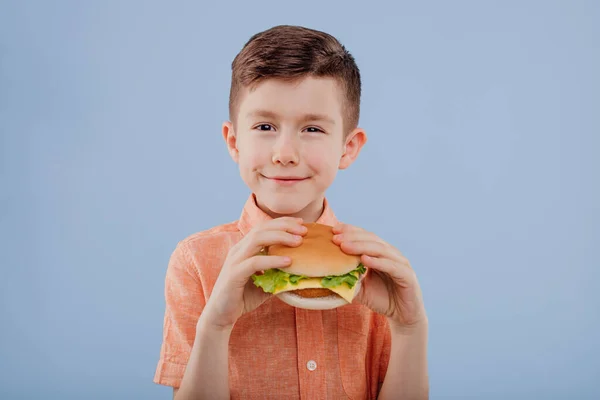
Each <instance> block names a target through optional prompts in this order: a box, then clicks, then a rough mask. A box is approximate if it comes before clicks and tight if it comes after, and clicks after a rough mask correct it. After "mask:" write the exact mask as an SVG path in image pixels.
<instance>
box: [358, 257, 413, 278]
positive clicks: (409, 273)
mask: <svg viewBox="0 0 600 400" xmlns="http://www.w3.org/2000/svg"><path fill="white" fill-rule="evenodd" d="M360 259H361V261H362V263H363V265H364V266H365V267H367V268H372V269H374V270H376V271H380V272H383V273H385V274H387V275H389V276H390V277H392V278H394V280H395V281H396V282H410V281H412V280H413V278H414V271H413V270H412V269H411V268H410V267H408V266H407V265H404V264H400V263H396V262H394V261H393V260H390V259H389V258H385V257H371V256H367V255H363V256H361V258H360Z"/></svg>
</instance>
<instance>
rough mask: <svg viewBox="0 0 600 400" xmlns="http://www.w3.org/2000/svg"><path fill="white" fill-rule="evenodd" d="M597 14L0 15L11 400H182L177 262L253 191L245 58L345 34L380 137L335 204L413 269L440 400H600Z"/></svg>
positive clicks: (542, 9)
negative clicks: (168, 331) (241, 118)
mask: <svg viewBox="0 0 600 400" xmlns="http://www.w3.org/2000/svg"><path fill="white" fill-rule="evenodd" d="M599 21H600V2H595V1H566V0H565V1H505V2H500V1H453V2H449V1H448V2H446V1H437V2H418V4H417V2H398V3H395V4H394V5H392V3H391V2H389V3H387V4H385V3H379V2H368V4H366V3H362V2H361V3H356V4H354V5H351V4H350V3H346V2H344V3H342V2H337V4H336V2H324V1H304V2H290V3H289V4H285V3H284V2H280V1H270V2H269V1H253V2H245V3H242V2H239V3H237V4H231V3H229V2H228V3H224V2H223V3H221V2H212V3H209V4H201V2H192V1H180V2H169V3H168V2H163V3H159V2H148V1H124V2H117V1H111V2H104V1H97V2H79V1H53V2H46V1H2V2H0V132H1V142H0V168H1V170H0V171H1V175H0V178H1V186H0V194H1V196H0V201H1V203H0V223H1V231H0V250H1V254H0V268H1V275H0V299H1V308H0V326H1V329H0V398H2V399H42V398H44V399H49V398H60V399H83V398H85V399H167V398H170V397H171V389H170V388H165V387H161V386H157V385H155V384H154V383H152V377H153V375H154V371H155V367H156V363H157V361H158V355H159V350H160V344H161V339H162V337H161V335H162V319H163V313H164V298H163V287H164V286H163V285H164V276H165V271H166V266H167V261H168V258H169V256H170V254H171V252H172V251H173V249H174V248H175V245H176V244H177V242H178V241H179V240H181V239H183V238H184V237H186V236H188V235H190V234H192V233H194V232H197V231H200V230H204V229H207V228H209V227H212V226H214V225H218V224H222V223H225V222H228V221H232V220H235V219H237V218H238V216H239V214H240V212H241V208H242V206H243V204H244V202H245V200H246V198H247V196H248V191H247V189H246V187H245V186H244V185H243V182H242V181H241V179H240V177H239V175H238V172H237V168H236V165H235V164H234V163H233V162H232V161H231V160H230V158H229V156H228V154H227V152H226V149H225V144H224V142H223V141H222V138H221V134H220V127H221V123H222V122H223V121H224V120H225V119H227V98H228V91H229V83H230V63H231V61H232V60H233V57H234V56H235V55H236V53H237V52H238V51H239V50H240V49H241V47H242V46H243V44H244V43H245V42H246V41H247V40H248V39H249V37H250V36H251V35H252V34H254V33H256V32H258V31H261V30H264V29H267V28H269V27H271V26H273V25H278V24H299V25H305V26H308V27H312V28H316V29H321V30H325V31H327V32H329V33H331V34H333V35H335V36H336V37H337V38H338V39H339V40H340V41H341V42H342V43H343V44H344V45H345V46H346V47H347V48H348V49H349V50H350V51H351V52H352V53H353V54H354V56H355V57H356V60H357V62H358V64H359V67H360V68H361V72H362V75H363V84H364V97H363V103H362V105H363V113H362V116H361V126H363V127H364V128H366V129H367V131H368V132H369V133H370V140H369V143H368V144H367V146H366V147H365V149H364V151H363V153H362V154H361V157H360V158H359V160H358V161H357V163H356V164H354V165H353V166H352V167H351V168H350V170H348V171H343V172H341V173H340V175H339V178H338V180H337V181H336V183H335V184H334V185H333V186H332V188H331V189H330V191H329V192H328V197H329V199H330V201H331V203H332V205H333V207H334V210H335V212H336V213H337V214H338V217H340V218H341V219H342V220H344V221H346V222H350V223H352V224H355V225H359V226H363V227H365V228H367V229H369V230H373V231H375V232H376V233H378V234H379V235H380V236H382V237H383V238H384V239H386V240H388V241H389V242H391V243H392V244H394V245H396V246H397V247H399V248H400V250H401V251H403V252H404V253H405V254H406V255H407V257H408V258H409V259H410V260H411V261H412V264H413V265H414V267H415V269H416V270H417V272H418V276H419V278H420V281H421V285H422V287H423V291H424V295H425V301H426V306H427V309H428V314H429V317H430V325H431V327H430V331H431V332H430V347H429V360H430V361H429V362H430V374H431V398H432V399H467V398H468V399H508V398H511V399H533V398H544V399H592V398H594V399H598V398H600V386H599V385H598V381H599V379H600V361H599V360H600V343H599V340H598V338H599V337H600V336H599V332H600V311H599V310H600V295H599V290H598V282H599V280H600V273H599V272H598V269H599V268H598V267H600V261H599V257H598V250H599V249H600V210H599V209H600V174H599V172H600V161H599V157H600V73H599V71H600V23H599Z"/></svg>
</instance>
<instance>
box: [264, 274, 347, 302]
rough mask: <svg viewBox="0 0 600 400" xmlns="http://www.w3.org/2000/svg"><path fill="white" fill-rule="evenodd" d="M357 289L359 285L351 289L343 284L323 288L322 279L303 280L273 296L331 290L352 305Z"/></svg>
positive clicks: (288, 285) (289, 285) (291, 284)
mask: <svg viewBox="0 0 600 400" xmlns="http://www.w3.org/2000/svg"><path fill="white" fill-rule="evenodd" d="M356 288H357V285H354V287H352V288H349V287H348V285H346V284H345V283H342V285H341V286H338V287H333V288H323V286H322V285H321V278H308V279H302V280H300V281H298V283H297V284H296V285H294V284H293V283H290V282H288V284H287V285H286V286H284V287H283V288H280V289H277V290H275V292H273V294H277V293H282V292H289V291H292V290H298V289H329V290H331V291H332V292H334V293H336V294H338V295H339V296H341V297H342V298H343V299H344V300H346V301H347V302H348V303H352V299H354V293H355V292H356Z"/></svg>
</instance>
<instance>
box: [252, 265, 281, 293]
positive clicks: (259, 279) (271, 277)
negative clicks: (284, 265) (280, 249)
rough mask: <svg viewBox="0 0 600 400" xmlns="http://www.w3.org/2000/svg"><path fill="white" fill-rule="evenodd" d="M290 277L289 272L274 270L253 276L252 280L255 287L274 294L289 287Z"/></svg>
mask: <svg viewBox="0 0 600 400" xmlns="http://www.w3.org/2000/svg"><path fill="white" fill-rule="evenodd" d="M289 275H290V274H288V273H287V272H284V271H282V270H280V269H277V268H273V269H268V270H266V271H265V272H264V273H263V274H262V275H256V274H254V275H252V280H253V281H254V285H255V286H257V287H262V288H263V290H264V291H265V292H267V293H274V292H275V290H277V289H281V288H283V287H285V285H287V283H288V276H289Z"/></svg>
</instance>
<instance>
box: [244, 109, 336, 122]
mask: <svg viewBox="0 0 600 400" xmlns="http://www.w3.org/2000/svg"><path fill="white" fill-rule="evenodd" d="M247 116H248V118H257V117H258V118H272V119H277V118H278V117H279V116H278V115H277V113H274V112H273V111H269V110H254V111H251V112H249V113H248V115H247ZM299 120H301V121H319V122H326V123H328V124H331V125H335V121H334V120H333V119H332V118H330V117H328V116H327V115H325V114H315V113H308V114H303V115H302V116H300V118H299Z"/></svg>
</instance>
